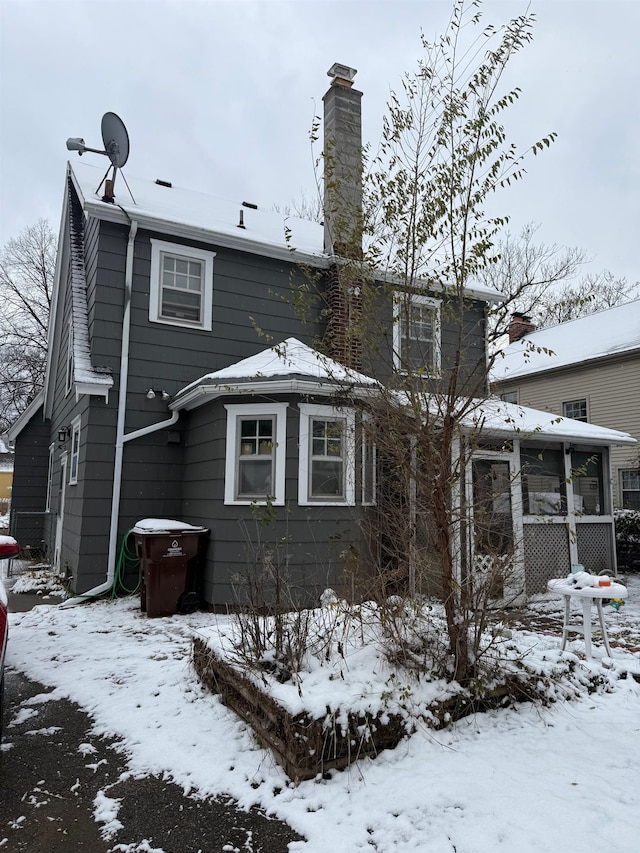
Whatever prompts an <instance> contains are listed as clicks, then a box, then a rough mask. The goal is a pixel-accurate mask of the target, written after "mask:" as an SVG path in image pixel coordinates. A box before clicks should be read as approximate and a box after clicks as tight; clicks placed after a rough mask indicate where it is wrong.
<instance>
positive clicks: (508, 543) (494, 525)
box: [471, 455, 516, 598]
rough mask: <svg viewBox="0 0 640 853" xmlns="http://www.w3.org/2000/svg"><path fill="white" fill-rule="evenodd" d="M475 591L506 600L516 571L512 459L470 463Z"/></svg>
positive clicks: (492, 459)
mask: <svg viewBox="0 0 640 853" xmlns="http://www.w3.org/2000/svg"><path fill="white" fill-rule="evenodd" d="M471 470H472V474H471V480H472V482H471V495H472V501H473V505H472V517H473V523H472V539H473V541H472V547H471V551H472V553H471V560H472V578H473V583H474V591H475V592H477V593H480V594H483V595H486V596H487V597H488V598H503V597H504V591H505V586H511V584H510V583H509V580H508V575H510V574H511V573H512V572H513V570H514V560H515V557H516V555H515V536H514V521H513V500H512V487H513V480H514V475H513V471H512V464H511V460H510V459H505V458H502V459H501V458H499V457H498V456H497V455H496V456H495V457H493V456H492V457H491V458H483V457H474V458H473V460H472V463H471Z"/></svg>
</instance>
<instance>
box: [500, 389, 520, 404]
mask: <svg viewBox="0 0 640 853" xmlns="http://www.w3.org/2000/svg"><path fill="white" fill-rule="evenodd" d="M500 399H501V400H502V401H503V402H504V403H517V402H518V392H517V391H505V392H504V393H503V394H500Z"/></svg>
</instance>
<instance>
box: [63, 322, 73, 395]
mask: <svg viewBox="0 0 640 853" xmlns="http://www.w3.org/2000/svg"><path fill="white" fill-rule="evenodd" d="M72 385H73V329H72V327H71V323H69V325H68V326H67V358H66V363H65V377H64V393H65V395H66V394H68V393H69V391H71V386H72Z"/></svg>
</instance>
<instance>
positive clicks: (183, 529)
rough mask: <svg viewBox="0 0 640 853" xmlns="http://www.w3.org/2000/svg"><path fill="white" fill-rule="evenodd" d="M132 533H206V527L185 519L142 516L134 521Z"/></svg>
mask: <svg viewBox="0 0 640 853" xmlns="http://www.w3.org/2000/svg"><path fill="white" fill-rule="evenodd" d="M133 532H134V533H140V534H145V533H169V534H171V533H206V532H207V528H206V527H198V526H196V525H194V524H187V522H186V521H175V520H173V519H171V518H143V519H142V520H141V521H136V523H135V525H134V527H133Z"/></svg>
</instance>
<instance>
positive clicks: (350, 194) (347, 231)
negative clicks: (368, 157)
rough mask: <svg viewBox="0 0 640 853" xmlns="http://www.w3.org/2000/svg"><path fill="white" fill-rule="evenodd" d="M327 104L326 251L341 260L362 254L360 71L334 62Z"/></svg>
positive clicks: (326, 96) (325, 117)
mask: <svg viewBox="0 0 640 853" xmlns="http://www.w3.org/2000/svg"><path fill="white" fill-rule="evenodd" d="M327 74H328V76H329V77H331V78H332V80H331V85H330V87H329V90H328V92H327V93H326V95H325V96H324V98H323V101H324V152H323V153H324V250H325V252H327V253H328V254H336V255H339V256H341V257H359V256H360V254H361V252H362V112H361V106H360V99H361V98H362V92H359V91H358V90H357V89H354V88H353V78H354V77H355V76H356V74H357V71H356V69H355V68H349V67H348V66H346V65H340V64H339V63H338V62H335V63H334V64H333V65H332V66H331V68H330V69H329V70H328V71H327Z"/></svg>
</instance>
